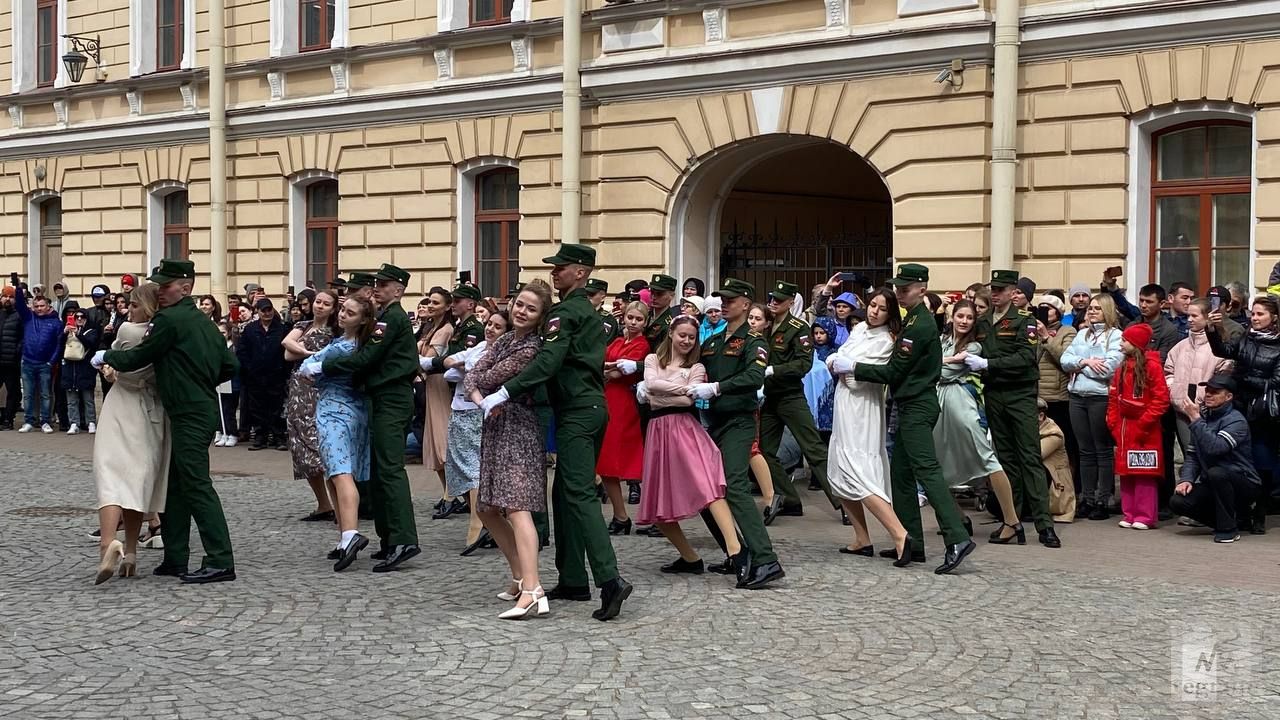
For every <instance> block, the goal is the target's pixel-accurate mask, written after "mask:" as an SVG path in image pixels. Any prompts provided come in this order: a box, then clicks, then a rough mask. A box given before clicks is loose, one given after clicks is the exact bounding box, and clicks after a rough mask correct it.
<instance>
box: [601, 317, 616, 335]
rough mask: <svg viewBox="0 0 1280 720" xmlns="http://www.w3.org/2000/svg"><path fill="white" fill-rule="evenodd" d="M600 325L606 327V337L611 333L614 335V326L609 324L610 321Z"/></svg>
mask: <svg viewBox="0 0 1280 720" xmlns="http://www.w3.org/2000/svg"><path fill="white" fill-rule="evenodd" d="M600 324H601V325H603V326H604V334H605V335H608V334H610V333H612V332H613V326H612V325H610V324H609V321H608V320H605V321H604V322H602V323H600Z"/></svg>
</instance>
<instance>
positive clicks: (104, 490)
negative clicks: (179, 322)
mask: <svg viewBox="0 0 1280 720" xmlns="http://www.w3.org/2000/svg"><path fill="white" fill-rule="evenodd" d="M147 327H148V325H147V323H125V324H123V325H121V326H120V329H119V330H118V331H117V332H116V340H115V342H113V343H112V344H111V349H112V350H126V349H128V348H131V347H133V346H135V345H138V344H139V343H141V342H142V339H143V338H144V337H145V336H146V334H147ZM169 442H170V438H169V416H168V415H167V414H166V413H165V411H164V407H163V406H162V405H161V404H160V396H159V394H158V393H157V392H156V383H155V370H153V369H152V368H150V367H145V368H143V369H141V370H135V371H134V372H127V373H118V374H117V375H116V383H115V385H114V386H112V388H111V392H110V393H108V394H107V397H106V399H105V400H103V401H102V413H101V414H100V415H99V417H98V434H97V436H96V438H95V439H94V443H93V475H94V477H95V478H97V483H98V507H100V508H101V507H106V506H107V505H119V506H120V507H121V508H124V509H125V510H137V511H139V512H160V511H162V510H164V500H165V488H166V485H167V484H168V477H169Z"/></svg>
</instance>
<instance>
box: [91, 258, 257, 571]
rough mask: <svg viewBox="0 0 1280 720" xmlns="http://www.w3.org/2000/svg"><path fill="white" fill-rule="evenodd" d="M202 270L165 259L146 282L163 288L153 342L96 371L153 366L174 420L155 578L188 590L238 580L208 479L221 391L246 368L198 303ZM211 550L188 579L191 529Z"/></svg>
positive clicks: (102, 355)
mask: <svg viewBox="0 0 1280 720" xmlns="http://www.w3.org/2000/svg"><path fill="white" fill-rule="evenodd" d="M195 277H196V268H195V264H194V263H192V262H190V261H188V260H171V259H164V260H161V261H160V265H159V266H158V267H156V268H155V270H153V271H152V273H151V277H149V278H147V279H148V280H150V281H151V282H153V283H156V284H158V285H159V286H160V290H159V293H158V295H159V301H160V310H159V312H157V313H156V315H155V317H154V318H152V320H151V326H150V327H149V328H148V329H147V334H146V337H145V338H144V339H143V341H142V342H141V343H140V344H138V345H137V346H136V347H133V348H130V349H128V350H100V351H98V353H97V354H96V355H94V357H93V366H94V367H101V366H102V365H103V364H106V365H110V366H111V367H112V368H114V369H115V370H117V371H119V372H129V371H132V370H139V369H141V368H144V367H146V366H148V365H151V366H153V367H154V368H155V371H156V389H157V391H158V392H159V394H160V402H161V404H163V405H164V411H165V414H167V415H168V416H169V423H170V437H171V442H172V460H171V461H170V463H169V485H168V487H169V494H168V496H167V498H166V500H165V506H164V560H163V561H162V562H161V563H160V565H159V566H157V567H156V569H155V570H154V572H155V574H156V575H176V576H178V577H180V578H181V579H182V582H184V583H211V582H223V581H227V580H235V579H236V571H235V559H234V558H233V557H232V554H231V535H230V533H229V532H228V530H227V519H226V517H225V516H224V515H223V513H222V503H221V501H219V499H218V493H217V492H216V491H215V490H214V489H213V480H212V478H210V477H209V441H210V440H211V439H212V438H213V434H214V432H215V431H216V430H217V429H218V418H219V405H218V394H217V387H218V385H219V384H221V383H223V382H226V381H227V380H230V379H231V377H232V376H233V375H235V373H236V370H237V369H238V367H239V364H238V363H237V362H236V359H235V356H234V355H232V354H231V352H230V351H229V350H227V343H226V341H224V340H223V339H222V335H220V334H219V333H218V330H217V327H216V326H214V324H213V323H211V322H209V319H208V318H207V317H205V316H204V314H203V313H201V312H200V309H199V308H197V307H196V304H195V302H194V301H193V300H192V299H191V288H192V285H193V284H194V283H195ZM192 520H195V523H196V529H197V530H199V531H200V543H201V544H202V545H203V546H204V552H205V556H204V560H203V561H202V562H201V563H200V569H199V570H196V571H195V572H187V562H188V559H189V556H190V554H191V521H192Z"/></svg>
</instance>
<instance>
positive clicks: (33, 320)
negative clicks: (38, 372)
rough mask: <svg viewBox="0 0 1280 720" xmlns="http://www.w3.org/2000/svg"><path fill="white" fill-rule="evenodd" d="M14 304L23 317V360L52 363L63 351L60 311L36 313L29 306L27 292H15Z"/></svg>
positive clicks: (45, 363)
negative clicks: (44, 313) (46, 313)
mask: <svg viewBox="0 0 1280 720" xmlns="http://www.w3.org/2000/svg"><path fill="white" fill-rule="evenodd" d="M13 299H14V305H15V306H16V307H17V308H18V317H19V318H22V361H23V362H26V363H32V364H37V365H39V364H44V365H52V364H53V363H54V362H55V361H56V360H57V359H58V354H59V353H60V352H61V351H62V318H60V317H58V313H55V312H51V313H49V314H48V315H43V316H41V315H36V314H35V313H34V312H32V311H31V308H29V307H27V297H26V294H25V293H23V292H22V291H21V290H19V291H18V292H16V293H14V298H13Z"/></svg>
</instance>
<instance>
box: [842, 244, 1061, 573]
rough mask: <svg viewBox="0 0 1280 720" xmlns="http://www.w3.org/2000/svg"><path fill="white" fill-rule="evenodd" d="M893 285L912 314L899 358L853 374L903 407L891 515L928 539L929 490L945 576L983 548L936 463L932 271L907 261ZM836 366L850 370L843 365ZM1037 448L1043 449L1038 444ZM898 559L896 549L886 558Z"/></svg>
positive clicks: (938, 362) (892, 470)
mask: <svg viewBox="0 0 1280 720" xmlns="http://www.w3.org/2000/svg"><path fill="white" fill-rule="evenodd" d="M890 283H892V284H893V290H894V294H895V295H897V297H898V303H899V304H900V305H901V306H902V307H903V309H905V310H906V313H907V314H906V317H904V318H903V320H902V332H901V334H900V335H899V337H898V341H897V344H896V345H895V346H894V349H893V354H892V355H891V356H890V358H889V362H888V363H887V364H883V365H880V364H868V363H858V364H856V365H854V366H853V368H852V372H853V377H854V379H856V380H860V381H862V382H874V383H881V384H884V385H888V386H889V392H890V393H891V394H892V395H893V402H894V404H895V405H896V406H897V408H898V431H897V434H896V435H895V436H894V441H893V457H892V458H891V459H890V467H889V478H890V483H891V486H892V490H893V501H894V502H893V512H894V514H896V515H897V516H898V520H899V521H901V522H902V526H903V527H905V528H906V529H907V535H908V537H911V538H923V537H924V531H923V530H922V528H921V524H920V505H919V504H918V503H917V502H915V494H916V486H917V485H918V486H920V487H923V488H924V494H925V496H926V497H927V498H929V504H930V505H932V506H933V514H934V516H936V517H937V519H938V527H939V528H941V530H942V538H943V540H944V541H945V542H946V546H947V547H946V553H945V556H944V557H943V561H942V564H941V565H939V566H938V567H937V568H935V569H934V572H935V573H937V574H939V575H942V574H944V573H949V572H951V571H952V570H955V569H956V567H958V566H959V565H960V563H961V562H963V561H964V559H965V558H966V557H968V555H969V553H971V552H973V551H974V550H975V549H976V548H977V546H976V545H974V544H973V540H971V539H969V531H968V530H967V529H966V528H965V523H964V516H963V515H962V514H961V513H960V508H959V506H957V505H956V501H955V498H953V497H952V496H951V489H950V488H948V487H947V483H946V481H945V480H943V477H942V467H941V466H940V465H938V453H937V449H936V448H935V447H934V444H933V426H934V424H935V423H937V421H938V415H939V413H940V412H941V409H940V408H939V406H938V380H939V379H940V378H941V377H942V341H941V340H939V339H938V325H937V323H935V322H934V319H933V314H932V313H931V312H929V306H928V304H927V303H925V302H924V296H925V293H927V292H928V291H929V268H927V267H925V266H924V265H920V264H918V263H904V264H902V265H899V266H898V274H897V275H895V276H894V278H893V279H892V280H890ZM844 362H846V363H847V362H848V361H847V360H845V361H844ZM834 369H835V370H837V371H841V370H844V368H843V367H841V364H840V363H839V362H837V363H836V364H835V365H834ZM1034 401H1035V397H1034V395H1033V396H1032V402H1033V403H1034ZM1033 409H1034V408H1033ZM1033 419H1034V416H1033ZM1031 427H1032V432H1035V430H1036V428H1037V427H1038V426H1037V425H1034V424H1033V425H1032V426H1031ZM1035 447H1036V448H1037V452H1039V451H1038V448H1039V447H1040V444H1039V441H1038V440H1037V441H1036V443H1035ZM1037 457H1038V456H1037ZM882 554H883V553H882ZM895 555H896V553H895V552H894V551H893V549H890V550H889V551H888V555H887V557H894V556H895ZM911 559H912V561H913V562H923V561H924V547H923V546H921V547H919V548H916V547H913V548H912V549H911Z"/></svg>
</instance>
